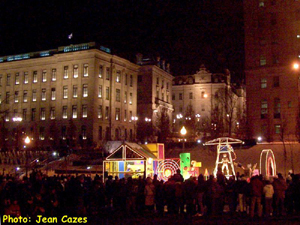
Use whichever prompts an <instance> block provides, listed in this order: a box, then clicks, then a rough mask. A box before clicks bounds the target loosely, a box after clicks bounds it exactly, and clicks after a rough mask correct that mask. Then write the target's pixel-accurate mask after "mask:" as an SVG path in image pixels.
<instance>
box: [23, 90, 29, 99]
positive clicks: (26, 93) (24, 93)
mask: <svg viewBox="0 0 300 225" xmlns="http://www.w3.org/2000/svg"><path fill="white" fill-rule="evenodd" d="M27 101H28V92H27V91H23V102H27Z"/></svg>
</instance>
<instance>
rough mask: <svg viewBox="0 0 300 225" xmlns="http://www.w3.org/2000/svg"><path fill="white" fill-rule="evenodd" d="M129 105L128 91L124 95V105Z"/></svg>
mask: <svg viewBox="0 0 300 225" xmlns="http://www.w3.org/2000/svg"><path fill="white" fill-rule="evenodd" d="M126 103H127V91H125V93H124V104H126Z"/></svg>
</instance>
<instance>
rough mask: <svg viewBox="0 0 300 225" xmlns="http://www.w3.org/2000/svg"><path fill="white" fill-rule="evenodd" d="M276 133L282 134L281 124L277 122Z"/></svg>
mask: <svg viewBox="0 0 300 225" xmlns="http://www.w3.org/2000/svg"><path fill="white" fill-rule="evenodd" d="M275 134H281V125H280V124H275Z"/></svg>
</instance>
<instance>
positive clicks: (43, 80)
mask: <svg viewBox="0 0 300 225" xmlns="http://www.w3.org/2000/svg"><path fill="white" fill-rule="evenodd" d="M46 81H47V71H46V70H43V72H42V82H46Z"/></svg>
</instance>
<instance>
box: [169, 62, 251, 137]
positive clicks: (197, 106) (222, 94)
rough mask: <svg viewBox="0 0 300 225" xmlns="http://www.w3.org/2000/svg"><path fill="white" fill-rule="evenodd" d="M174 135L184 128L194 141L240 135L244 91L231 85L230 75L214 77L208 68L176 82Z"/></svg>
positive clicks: (173, 96) (174, 90)
mask: <svg viewBox="0 0 300 225" xmlns="http://www.w3.org/2000/svg"><path fill="white" fill-rule="evenodd" d="M172 89H173V93H172V102H173V105H174V112H173V132H174V134H176V133H177V136H180V133H179V132H180V129H181V128H182V126H186V128H187V137H189V138H190V140H191V141H192V140H193V139H195V140H196V139H199V138H206V137H213V136H220V135H221V136H223V135H225V134H227V135H228V133H230V134H233V133H235V132H236V128H237V125H239V119H240V118H241V117H242V114H243V113H244V110H245V106H244V105H245V104H244V103H245V98H244V92H243V91H241V90H242V89H241V90H239V91H236V90H234V89H233V88H232V87H231V84H230V73H229V71H228V73H227V74H220V73H219V74H213V73H211V72H209V71H208V70H207V69H206V68H205V67H204V65H202V66H201V68H200V70H199V71H198V72H197V73H196V74H193V75H185V76H177V77H176V78H174V80H173V88H172Z"/></svg>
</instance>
